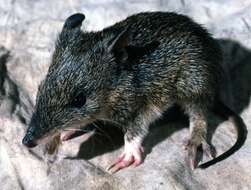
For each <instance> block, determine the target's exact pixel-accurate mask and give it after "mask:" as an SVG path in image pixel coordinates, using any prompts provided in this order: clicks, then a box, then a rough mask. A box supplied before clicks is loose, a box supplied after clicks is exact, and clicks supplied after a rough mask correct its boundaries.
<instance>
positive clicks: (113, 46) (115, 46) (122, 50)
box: [107, 28, 129, 62]
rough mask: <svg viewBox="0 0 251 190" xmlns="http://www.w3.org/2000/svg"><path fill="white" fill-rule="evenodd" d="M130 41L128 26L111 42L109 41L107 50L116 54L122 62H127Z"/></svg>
mask: <svg viewBox="0 0 251 190" xmlns="http://www.w3.org/2000/svg"><path fill="white" fill-rule="evenodd" d="M128 43H129V34H128V28H126V29H125V30H123V31H122V32H120V33H119V34H118V35H116V36H115V37H114V38H113V39H112V40H110V42H109V43H108V47H107V50H108V52H109V53H112V54H114V55H115V57H116V59H117V60H119V61H120V62H126V60H127V58H128V54H127V51H126V47H127V46H128Z"/></svg>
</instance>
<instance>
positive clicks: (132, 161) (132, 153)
mask: <svg viewBox="0 0 251 190" xmlns="http://www.w3.org/2000/svg"><path fill="white" fill-rule="evenodd" d="M143 152H144V151H143V147H141V146H132V147H129V149H128V148H125V150H124V152H123V153H122V154H121V155H120V156H119V157H118V159H117V160H116V161H115V162H114V163H113V164H112V165H111V166H110V167H108V169H107V170H108V171H111V173H116V172H117V171H119V170H121V169H123V168H127V167H129V166H131V165H132V166H133V167H137V166H138V165H140V164H141V163H142V153H143Z"/></svg>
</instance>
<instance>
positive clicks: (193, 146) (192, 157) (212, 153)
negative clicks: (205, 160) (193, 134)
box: [184, 139, 216, 170]
mask: <svg viewBox="0 0 251 190" xmlns="http://www.w3.org/2000/svg"><path fill="white" fill-rule="evenodd" d="M200 147H201V148H202V153H203V154H204V153H205V154H206V156H208V157H211V158H215V157H216V150H215V148H214V147H213V146H212V145H210V144H208V143H207V142H206V140H202V141H200V142H198V141H194V140H192V139H190V140H186V142H185V143H184V149H185V150H186V151H187V156H186V161H187V162H188V164H189V166H190V168H191V169H192V170H194V169H195V168H197V166H198V163H199V158H198V157H199V156H198V148H200Z"/></svg>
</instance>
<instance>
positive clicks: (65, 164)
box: [0, 0, 251, 190]
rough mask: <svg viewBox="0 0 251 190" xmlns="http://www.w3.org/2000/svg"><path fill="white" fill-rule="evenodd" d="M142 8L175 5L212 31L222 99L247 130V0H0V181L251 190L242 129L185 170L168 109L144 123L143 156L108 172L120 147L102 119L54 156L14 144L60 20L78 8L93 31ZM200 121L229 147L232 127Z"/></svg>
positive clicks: (250, 25)
mask: <svg viewBox="0 0 251 190" xmlns="http://www.w3.org/2000/svg"><path fill="white" fill-rule="evenodd" d="M148 10H150V11H153V10H162V11H176V12H179V13H184V14H186V15H189V16H191V17H192V18H194V19H195V20H196V21H197V22H199V23H201V24H203V25H204V26H206V27H207V28H208V29H209V31H210V32H211V33H212V34H213V35H214V36H215V37H216V38H221V39H220V43H221V45H222V47H223V50H224V54H225V62H224V63H223V67H224V69H225V72H226V73H227V74H228V75H227V77H226V79H225V81H222V84H223V85H222V97H223V98H224V101H225V102H227V104H228V105H229V106H230V107H232V109H234V110H235V111H236V112H238V113H239V114H241V116H242V117H243V119H244V121H245V122H246V124H247V128H248V129H251V117H250V115H251V106H250V95H251V85H250V84H251V50H250V48H251V1H250V0H241V1H240V0H197V1H192V0H180V1H179V0H137V1H134V0H128V1H124V0H96V1H91V0H84V1H83V0H60V1H59V0H58V1H49V0H33V1H32V0H18V1H17V0H0V46H1V48H0V189H3V190H13V189H15V190H16V189H17V190H18V189H25V190H26V189H27V190H40V189H41V190H44V189H46V190H47V189H48V190H52V189H60V190H61V189H65V190H66V189H67V190H68V189H77V190H78V189H87V190H89V189H104V190H110V189H118V190H123V189H127V190H134V189H137V190H167V189H168V190H169V189H170V190H173V189H181V190H183V189H192V190H197V189H199V190H200V189H228V190H230V189H231V190H240V189H243V190H248V189H251V174H250V171H251V140H250V134H248V137H247V140H246V143H245V145H244V146H243V147H242V148H241V149H240V150H239V151H238V152H237V153H235V154H234V155H232V156H231V157H229V158H228V159H226V160H224V161H222V162H220V163H217V164H215V165H213V166H211V167H209V168H207V169H204V170H203V169H197V170H195V171H193V172H192V171H190V169H189V168H188V167H187V165H186V164H185V161H184V154H185V153H184V151H183V149H182V147H181V144H182V140H183V139H184V138H185V137H186V136H187V135H188V129H187V125H188V124H187V122H186V120H185V119H183V118H182V117H176V114H174V113H171V114H168V115H167V117H166V118H165V119H164V121H161V122H158V123H157V124H156V125H155V126H153V127H152V130H151V133H150V135H149V136H148V137H147V139H146V141H145V147H146V153H147V155H146V159H145V162H144V163H143V164H142V165H141V166H139V167H137V168H129V169H127V170H123V171H121V172H118V173H117V174H115V175H110V174H109V173H107V172H106V171H105V169H104V168H106V167H107V166H108V165H109V163H111V162H112V161H113V159H114V158H115V157H116V155H118V154H119V153H120V151H121V150H122V136H121V133H120V132H119V131H117V130H116V129H114V128H113V127H111V126H102V125H100V126H99V127H100V129H99V130H97V132H96V133H95V134H93V132H90V133H89V134H87V135H85V136H81V137H78V138H75V139H73V140H71V141H68V142H65V143H64V144H63V145H62V146H61V147H60V150H59V152H58V154H57V155H54V156H48V155H45V154H44V153H43V146H39V147H37V148H35V149H34V150H27V149H26V148H24V147H23V146H22V145H21V139H22V137H23V135H24V132H25V129H26V123H27V122H28V121H29V117H30V115H31V113H32V105H33V103H34V101H35V96H36V91H37V87H38V84H39V82H40V81H41V79H43V77H44V76H45V73H46V71H47V68H48V65H49V62H50V55H51V52H52V50H53V45H54V41H55V39H56V36H57V34H58V32H59V31H60V29H61V27H62V24H63V21H64V20H65V18H67V17H68V16H69V15H70V14H72V13H75V12H83V13H85V15H86V21H85V23H84V26H83V29H84V30H99V29H102V28H103V27H105V26H108V25H111V24H113V23H114V22H116V21H119V20H121V19H123V18H125V17H126V16H128V15H130V14H132V13H136V12H140V11H148ZM223 38H224V40H223ZM209 119H210V126H211V127H212V128H213V129H214V130H213V131H214V133H213V137H212V143H213V144H214V145H215V147H216V149H217V152H218V154H220V153H222V152H224V151H226V150H227V149H229V148H230V147H231V146H232V145H233V143H234V142H235V139H236V134H235V132H234V130H233V129H234V128H233V126H232V125H231V123H229V122H227V121H225V122H222V121H220V120H218V119H215V116H213V115H212V116H210V118H209ZM65 157H67V158H71V159H64V158H65Z"/></svg>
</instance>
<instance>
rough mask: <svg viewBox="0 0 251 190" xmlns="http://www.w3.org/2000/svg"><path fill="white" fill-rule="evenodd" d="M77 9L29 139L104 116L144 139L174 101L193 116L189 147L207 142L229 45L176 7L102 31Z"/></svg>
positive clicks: (58, 49)
mask: <svg viewBox="0 0 251 190" xmlns="http://www.w3.org/2000/svg"><path fill="white" fill-rule="evenodd" d="M83 20H84V16H83V15H82V14H75V15H73V16H71V17H69V18H68V19H67V20H66V22H65V25H64V27H63V29H62V32H61V33H60V34H59V37H58V40H57V43H56V47H55V51H54V53H53V56H52V62H51V64H50V67H49V70H48V73H47V75H46V78H45V80H44V81H43V82H42V83H41V84H40V86H39V89H38V94H37V99H36V107H35V112H34V114H33V116H32V119H31V123H30V126H29V128H28V131H27V135H26V137H25V138H24V139H25V140H24V144H28V143H27V142H32V143H31V144H30V145H31V146H32V145H34V146H35V145H36V144H38V143H40V141H41V140H42V139H43V140H44V139H45V138H46V137H48V138H51V137H52V136H53V135H55V134H57V133H59V132H61V131H63V130H65V129H67V128H76V127H80V126H85V125H87V124H88V123H91V122H93V121H96V120H109V121H111V122H114V123H116V124H118V125H120V126H121V127H122V129H123V131H124V132H125V141H126V142H130V141H133V140H134V139H137V142H138V143H139V144H140V143H141V141H142V140H143V138H144V137H145V135H146V134H147V133H148V127H149V125H150V123H152V122H153V121H155V120H156V119H157V118H159V117H161V115H162V113H163V112H164V111H165V110H166V109H167V108H169V107H170V106H172V105H173V104H174V103H176V104H179V105H180V106H181V107H183V108H184V110H185V112H186V113H187V114H188V115H189V118H190V141H189V146H190V148H189V155H190V157H193V158H194V157H195V154H196V150H195V149H197V147H198V146H199V145H200V144H202V145H205V146H206V147H207V145H208V144H207V143H206V131H207V130H206V128H207V121H206V115H207V112H208V111H209V110H211V109H212V106H213V105H214V102H215V99H216V98H217V96H218V91H219V86H218V84H219V83H220V74H221V68H220V63H221V61H222V52H221V49H220V47H219V45H218V43H217V42H216V41H215V40H214V39H213V38H212V37H211V35H210V34H209V33H208V32H207V31H206V30H205V29H204V28H203V27H201V26H200V25H199V24H197V23H195V22H194V21H192V20H191V19H190V18H188V17H186V16H184V15H180V14H176V13H169V12H145V13H139V14H135V15H132V16H130V17H128V18H126V19H125V20H123V21H121V22H118V23H116V24H115V25H113V26H110V27H108V28H105V29H104V30H102V31H98V32H86V31H84V32H83V31H81V30H80V26H81V23H82V21H83Z"/></svg>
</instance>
